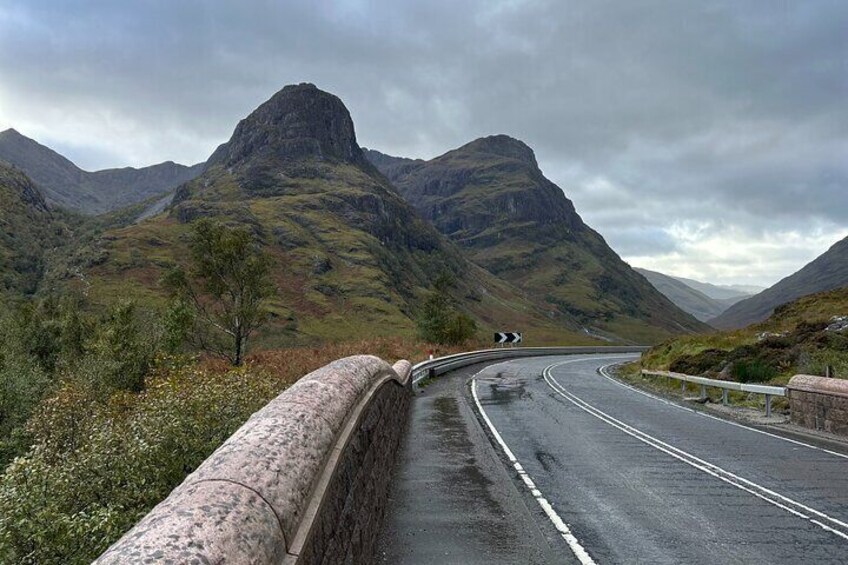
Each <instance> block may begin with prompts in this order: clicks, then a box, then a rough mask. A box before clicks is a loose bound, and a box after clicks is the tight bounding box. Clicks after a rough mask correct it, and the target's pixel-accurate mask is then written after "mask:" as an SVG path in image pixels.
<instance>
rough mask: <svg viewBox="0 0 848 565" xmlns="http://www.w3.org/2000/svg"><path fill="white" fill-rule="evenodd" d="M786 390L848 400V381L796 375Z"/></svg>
mask: <svg viewBox="0 0 848 565" xmlns="http://www.w3.org/2000/svg"><path fill="white" fill-rule="evenodd" d="M786 388H788V389H789V390H790V391H791V390H800V391H803V392H817V393H819V394H828V395H831V396H844V397H846V398H848V380H846V379H832V378H828V377H818V376H815V375H795V376H794V377H792V378H791V379H790V380H789V384H788V385H786Z"/></svg>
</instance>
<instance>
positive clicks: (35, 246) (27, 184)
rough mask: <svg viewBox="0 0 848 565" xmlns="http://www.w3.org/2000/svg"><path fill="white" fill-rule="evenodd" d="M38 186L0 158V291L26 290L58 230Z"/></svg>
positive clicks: (35, 282)
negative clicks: (53, 223)
mask: <svg viewBox="0 0 848 565" xmlns="http://www.w3.org/2000/svg"><path fill="white" fill-rule="evenodd" d="M52 222H53V216H52V214H51V213H50V210H49V209H48V208H47V203H46V202H45V201H44V198H43V197H42V195H41V194H40V193H39V192H38V189H37V188H36V187H35V185H33V183H32V181H31V180H30V179H29V178H27V176H26V175H25V174H24V173H23V172H22V171H20V170H18V169H16V168H14V167H12V166H10V165H9V164H7V163H3V162H2V161H0V293H2V292H4V291H7V292H14V293H25V294H30V293H32V292H34V291H35V289H36V287H37V286H38V283H39V281H40V280H41V277H42V275H43V272H44V255H45V250H46V249H47V248H48V247H50V246H51V245H53V244H54V243H55V240H57V239H58V237H59V233H57V232H56V231H55V229H54V228H55V226H53V225H52Z"/></svg>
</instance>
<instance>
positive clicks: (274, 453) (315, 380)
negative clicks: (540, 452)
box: [96, 355, 411, 564]
mask: <svg viewBox="0 0 848 565" xmlns="http://www.w3.org/2000/svg"><path fill="white" fill-rule="evenodd" d="M410 383H411V378H410V365H409V363H408V362H405V361H401V362H399V363H397V364H396V365H395V366H394V367H391V366H389V365H388V364H387V363H385V362H384V361H382V360H380V359H378V358H377V357H372V356H364V355H363V356H356V357H348V358H346V359H341V360H339V361H335V362H334V363H331V364H330V365H328V366H326V367H324V368H322V369H319V370H318V371H315V372H313V373H310V374H309V375H307V376H306V377H304V378H302V379H301V380H300V381H298V382H297V383H296V384H295V385H294V386H292V387H291V388H290V389H288V390H287V391H286V392H284V393H283V394H281V395H280V396H278V397H277V398H276V399H274V400H273V401H271V402H270V403H269V404H268V405H267V406H265V407H264V408H263V409H262V410H260V411H259V412H257V413H256V414H254V415H253V416H251V418H250V420H248V422H247V423H245V425H244V426H242V427H241V428H240V429H239V430H238V431H236V433H235V434H233V436H232V437H230V438H229V439H228V440H227V441H226V442H225V443H224V444H223V445H222V446H221V447H220V448H218V449H217V450H216V451H215V453H213V454H212V455H211V456H210V457H209V458H208V459H207V460H206V461H204V462H203V464H201V466H200V467H199V468H198V469H197V470H196V471H195V472H194V473H192V474H191V475H189V476H188V477H187V478H186V480H185V481H184V482H183V483H182V484H181V485H180V486H179V487H177V488H176V489H174V491H173V492H172V493H171V494H170V496H168V498H167V499H166V500H165V501H163V502H162V503H160V504H159V505H158V506H157V507H156V508H154V509H153V510H152V511H151V512H150V514H148V515H147V516H145V517H144V518H143V519H142V520H141V521H140V522H139V523H138V524H137V525H136V526H135V527H134V528H133V529H132V530H130V531H129V532H128V533H127V534H126V535H124V537H122V538H121V539H120V540H119V541H118V542H117V543H115V544H114V545H113V546H112V547H111V548H109V550H107V551H106V553H104V554H103V555H102V556H101V557H100V558H99V559H98V560H97V561H96V563H109V564H118V563H255V564H270V563H274V564H277V563H280V562H285V563H309V564H311V563H341V562H345V563H366V562H369V561H370V559H371V556H372V553H373V548H374V539H375V537H376V535H377V533H378V532H379V528H380V525H381V520H382V516H383V514H384V511H385V503H386V496H387V487H388V484H389V473H390V470H391V469H392V466H393V462H394V457H395V454H396V453H397V451H398V449H397V446H398V443H399V441H400V436H401V433H402V431H403V429H404V426H403V423H404V421H405V419H406V416H407V411H408V407H409V402H410V394H411V393H410V389H411V384H410Z"/></svg>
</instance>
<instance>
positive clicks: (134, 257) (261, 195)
mask: <svg viewBox="0 0 848 565" xmlns="http://www.w3.org/2000/svg"><path fill="white" fill-rule="evenodd" d="M325 126H328V127H325ZM201 217H212V218H216V219H218V220H220V221H224V222H227V223H231V224H236V225H240V226H246V227H247V228H248V229H250V230H251V231H253V233H254V235H255V236H256V238H257V240H258V241H259V242H260V243H261V245H262V247H263V248H264V249H265V250H266V252H267V253H269V255H270V256H271V257H272V260H273V261H274V263H275V265H277V267H276V268H275V270H274V272H273V277H274V281H275V283H276V284H277V286H278V287H279V288H280V295H279V297H278V298H277V299H275V300H274V301H272V304H271V313H272V324H271V326H272V329H269V330H268V332H267V333H266V334H265V338H264V339H267V340H272V341H273V340H278V341H284V342H285V343H289V344H291V343H314V342H317V341H325V340H328V339H330V340H333V339H345V338H347V339H350V337H351V336H356V335H360V334H364V333H367V334H368V335H371V336H380V335H397V334H401V335H411V334H413V333H414V331H415V323H414V318H415V315H416V305H417V304H418V303H419V301H420V299H421V297H422V296H423V295H424V293H426V292H427V291H428V290H430V289H432V288H433V284H434V283H435V280H436V279H437V278H439V275H441V274H442V273H445V272H446V273H447V274H449V275H450V277H451V278H452V279H453V280H454V285H453V287H452V290H451V293H452V294H453V296H454V298H455V299H456V300H457V301H458V303H459V304H460V307H461V308H462V309H463V310H465V311H467V312H469V313H471V314H472V315H473V316H474V317H475V318H476V319H477V320H478V322H480V324H481V328H482V329H486V330H492V329H503V328H504V327H515V326H516V325H517V326H519V327H523V328H528V329H532V330H533V331H531V332H530V335H531V336H533V337H534V339H537V340H538V341H537V343H544V342H547V343H552V342H556V341H561V340H567V341H571V342H584V343H586V342H592V341H594V340H593V339H590V338H587V337H586V336H581V335H580V334H579V332H578V328H577V327H576V326H573V325H572V326H568V325H567V324H564V323H562V322H561V321H552V320H549V319H548V318H547V317H546V316H545V312H544V311H543V310H542V309H541V308H539V307H538V306H537V305H536V304H535V303H534V302H533V301H532V300H530V298H528V297H527V296H525V295H524V293H522V292H521V291H520V290H518V289H516V288H514V287H512V286H510V285H509V284H507V283H505V282H503V281H500V280H499V279H497V278H496V277H494V276H493V275H491V274H490V273H488V272H486V271H485V270H484V269H482V268H480V267H479V266H477V265H475V264H474V263H472V262H470V261H468V260H467V259H466V258H465V257H464V255H463V254H462V253H461V252H460V250H459V249H458V248H456V247H455V246H454V245H453V244H451V243H450V242H449V241H448V240H447V239H445V238H444V237H443V236H442V235H441V234H440V233H439V232H438V231H437V230H436V229H435V228H433V227H432V226H431V225H430V224H428V223H427V222H426V221H425V220H424V219H422V218H421V217H420V215H419V214H418V213H417V212H416V211H415V210H414V209H413V208H412V207H411V206H410V205H409V204H408V203H407V202H406V201H405V200H404V199H403V198H402V197H401V196H400V194H399V193H398V192H397V190H396V189H395V188H394V187H393V186H392V185H391V184H390V183H389V181H388V180H387V179H386V178H385V177H384V176H383V175H382V174H381V173H380V172H379V171H378V170H377V169H376V167H374V166H373V165H371V164H370V162H368V161H367V160H366V159H365V157H364V155H363V152H362V150H361V148H360V147H359V146H358V144H357V142H356V137H355V130H354V125H353V120H352V119H351V117H350V114H349V112H348V110H347V108H346V107H345V106H344V104H343V103H342V102H341V100H340V99H338V97H336V96H334V95H332V94H330V93H327V92H324V91H321V90H319V89H318V88H317V87H315V86H314V85H311V84H305V83H304V84H300V85H291V86H287V87H285V88H283V89H282V90H281V91H280V92H278V93H277V94H275V95H274V96H272V97H271V98H270V99H269V100H268V101H266V102H265V103H263V104H262V105H260V106H259V107H258V108H257V109H256V110H254V111H253V112H251V114H250V115H248V116H247V117H246V118H245V119H243V120H241V121H240V122H239V124H238V125H237V126H236V128H235V130H234V132H233V135H232V136H231V138H230V140H229V141H227V142H226V143H223V144H221V146H219V147H218V148H217V149H216V150H215V152H214V153H213V155H212V156H211V157H210V159H209V160H208V161H207V164H206V166H205V169H204V171H203V173H202V174H201V175H200V176H199V177H197V178H195V179H193V180H191V181H188V182H186V183H184V184H182V185H181V186H180V187H179V188H178V189H177V191H176V194H175V197H174V200H173V202H172V203H171V204H170V205H168V206H167V207H165V209H164V210H163V211H162V213H159V214H155V215H153V216H152V217H150V218H148V219H146V220H144V221H141V222H139V223H137V224H135V225H133V226H129V227H125V228H121V229H117V230H112V231H110V232H107V233H106V234H105V235H104V237H103V238H102V242H101V243H102V245H101V248H100V249H98V250H97V253H98V256H100V257H103V259H101V260H100V261H99V263H97V264H95V265H94V266H93V267H91V268H90V269H89V270H88V271H87V274H88V280H89V281H90V283H91V289H90V291H91V294H92V296H94V297H98V298H103V297H109V296H113V295H115V294H118V293H122V294H136V295H140V296H144V297H146V298H147V299H149V300H154V301H155V300H160V301H161V300H162V296H161V295H162V291H161V289H159V288H158V287H157V285H156V281H157V280H158V279H159V277H160V276H161V274H162V273H163V271H164V270H165V269H166V268H167V266H168V265H170V264H174V263H179V262H182V261H185V260H186V259H187V256H188V249H187V239H188V236H189V231H190V223H191V222H192V221H194V220H195V219H197V218H201ZM545 336H547V337H545ZM545 340H547V341H545Z"/></svg>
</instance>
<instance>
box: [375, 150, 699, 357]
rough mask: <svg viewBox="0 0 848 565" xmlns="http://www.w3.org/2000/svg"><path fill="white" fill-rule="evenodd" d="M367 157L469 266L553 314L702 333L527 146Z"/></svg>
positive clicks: (606, 327)
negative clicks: (588, 218) (585, 216)
mask: <svg viewBox="0 0 848 565" xmlns="http://www.w3.org/2000/svg"><path fill="white" fill-rule="evenodd" d="M366 156H367V157H368V158H369V159H370V160H371V161H372V163H374V165H375V166H377V167H378V168H380V170H381V171H382V172H383V173H384V174H385V175H386V176H387V177H388V178H389V179H390V180H391V181H392V182H393V183H394V184H395V186H396V187H397V188H398V189H399V190H400V192H401V193H402V194H403V196H404V198H406V199H407V201H408V202H410V203H411V204H412V205H413V206H415V208H416V209H417V210H418V211H419V212H420V213H421V214H422V215H423V216H424V217H425V218H426V219H427V220H429V221H430V222H432V223H433V224H434V225H435V226H436V227H437V228H438V229H439V231H441V232H442V233H443V234H445V235H447V236H448V237H449V238H450V239H451V240H453V241H454V242H456V243H457V244H459V245H460V246H461V247H462V248H464V249H465V250H466V251H467V253H468V254H469V257H470V258H471V259H472V260H473V261H475V262H477V263H478V264H480V265H482V266H483V267H485V268H486V269H487V270H489V271H490V272H492V273H494V274H496V275H498V276H500V277H502V278H504V279H505V280H507V281H509V282H511V283H513V284H514V285H516V286H518V287H519V288H522V289H525V290H527V291H528V292H530V293H531V294H533V295H534V296H537V297H539V298H540V299H541V300H543V301H544V302H545V304H546V307H547V308H548V309H549V311H550V312H551V313H552V314H553V315H555V316H558V317H561V318H571V319H574V320H576V321H577V322H578V323H579V324H581V325H582V326H583V327H585V328H586V329H587V330H589V331H599V332H608V333H611V334H615V335H619V336H628V337H630V338H633V339H636V340H641V339H657V338H659V337H662V336H663V335H669V334H670V333H679V332H686V331H700V330H703V329H704V328H705V326H704V325H702V324H701V323H700V322H698V321H697V320H695V319H694V318H693V317H691V316H690V315H688V314H686V313H685V312H683V311H681V310H680V309H679V308H677V307H676V306H675V305H674V304H672V303H671V302H670V301H669V300H668V299H667V298H666V297H665V296H663V295H662V294H660V293H659V292H658V291H657V290H656V289H654V288H653V287H652V286H651V285H650V284H649V283H648V281H646V280H645V279H644V278H643V277H642V276H640V275H639V274H637V273H636V272H635V271H634V270H633V269H631V268H630V266H629V265H627V264H626V263H624V261H622V260H621V258H619V257H618V255H616V253H615V252H614V251H613V250H612V249H610V248H609V246H608V245H607V244H606V242H605V241H604V240H603V238H602V237H601V236H600V235H599V234H598V233H597V232H595V231H594V230H593V229H592V228H590V227H589V226H587V225H586V224H585V223H584V222H583V220H582V218H581V217H580V216H579V214H578V213H577V212H576V210H575V208H574V205H573V204H572V202H571V201H570V200H569V199H568V198H566V196H565V194H564V193H563V191H562V189H560V188H559V187H558V186H557V185H556V184H554V183H553V182H551V181H550V180H548V179H547V178H546V177H545V176H544V174H543V173H542V171H541V170H540V169H539V166H538V163H537V162H536V158H535V155H534V153H533V150H532V149H531V148H530V147H528V146H527V145H526V144H525V143H523V142H521V141H519V140H517V139H513V138H511V137H509V136H506V135H495V136H490V137H485V138H481V139H477V140H475V141H472V142H471V143H468V144H467V145H464V146H462V147H460V148H458V149H455V150H453V151H449V152H447V153H445V154H444V155H442V156H440V157H436V158H434V159H432V160H430V161H420V160H409V159H402V158H395V157H391V156H389V155H384V154H381V153H379V152H377V151H373V150H371V151H368V152H367V153H366Z"/></svg>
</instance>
